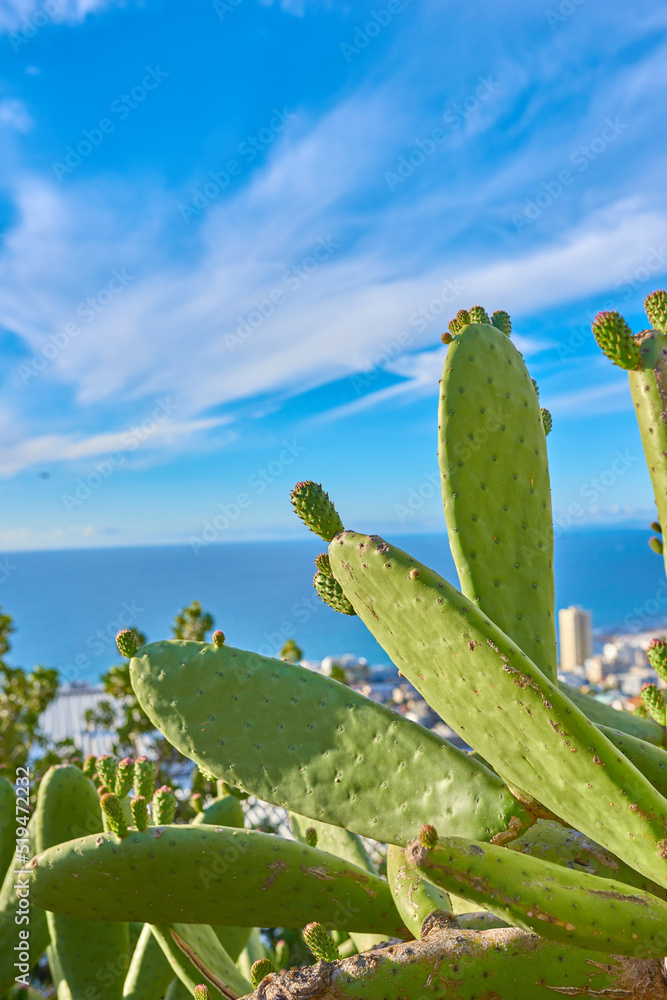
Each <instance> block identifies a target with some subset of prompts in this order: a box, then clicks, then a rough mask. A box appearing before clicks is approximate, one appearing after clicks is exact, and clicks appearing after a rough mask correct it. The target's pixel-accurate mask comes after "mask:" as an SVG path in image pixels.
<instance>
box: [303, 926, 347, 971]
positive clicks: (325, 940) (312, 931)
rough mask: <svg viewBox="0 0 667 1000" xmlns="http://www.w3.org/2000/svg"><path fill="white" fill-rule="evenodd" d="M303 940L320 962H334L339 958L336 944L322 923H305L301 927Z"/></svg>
mask: <svg viewBox="0 0 667 1000" xmlns="http://www.w3.org/2000/svg"><path fill="white" fill-rule="evenodd" d="M303 940H304V941H305V942H306V944H307V945H308V947H309V948H310V950H311V951H312V953H313V955H314V956H315V958H316V959H317V960H318V961H320V962H335V961H337V960H338V959H339V958H340V952H339V951H338V946H337V945H336V944H335V943H334V941H333V940H332V938H331V935H330V934H329V932H328V931H327V929H326V928H325V927H324V925H323V924H318V923H312V924H307V925H306V927H304V929H303Z"/></svg>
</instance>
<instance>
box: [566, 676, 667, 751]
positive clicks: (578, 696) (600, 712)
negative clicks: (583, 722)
mask: <svg viewBox="0 0 667 1000" xmlns="http://www.w3.org/2000/svg"><path fill="white" fill-rule="evenodd" d="M559 686H560V688H561V690H562V691H563V692H564V693H565V694H566V695H567V697H568V699H569V700H570V701H572V702H574V704H575V705H576V706H577V708H578V709H579V711H580V712H583V713H584V715H585V716H586V718H587V719H590V720H591V722H594V723H595V725H596V726H599V727H603V726H604V727H608V728H609V729H616V730H618V731H619V732H621V733H626V734H627V735H628V736H634V737H635V738H636V739H639V740H643V741H645V742H646V743H652V744H653V745H654V746H658V747H661V746H662V744H663V730H662V728H661V727H660V726H659V725H658V724H657V723H656V722H654V721H653V719H641V718H639V717H638V716H637V715H635V714H634V712H622V711H619V710H618V709H616V708H612V707H611V705H605V703H604V702H602V701H598V700H597V698H591V697H590V695H587V694H582V693H581V691H577V690H576V689H575V688H573V687H572V686H571V685H570V684H566V683H565V682H563V683H562V684H559Z"/></svg>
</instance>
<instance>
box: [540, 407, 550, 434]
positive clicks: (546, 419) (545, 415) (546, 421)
mask: <svg viewBox="0 0 667 1000" xmlns="http://www.w3.org/2000/svg"><path fill="white" fill-rule="evenodd" d="M540 413H541V414H542V426H543V427H544V433H545V435H546V434H549V433H551V428H552V426H553V420H552V419H551V414H550V413H549V411H548V410H544V409H542V410H540Z"/></svg>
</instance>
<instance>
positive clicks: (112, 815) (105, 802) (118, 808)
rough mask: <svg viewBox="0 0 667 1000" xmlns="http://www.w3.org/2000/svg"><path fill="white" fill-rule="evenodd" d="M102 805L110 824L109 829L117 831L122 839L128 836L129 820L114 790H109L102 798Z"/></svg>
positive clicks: (113, 831) (117, 834)
mask: <svg viewBox="0 0 667 1000" xmlns="http://www.w3.org/2000/svg"><path fill="white" fill-rule="evenodd" d="M100 805H101V806H102V812H103V813H104V815H105V816H106V818H107V822H108V824H109V829H110V830H111V832H112V833H115V834H116V836H117V837H120V838H121V839H122V838H123V837H127V834H128V829H127V821H126V819H125V813H124V812H123V806H122V803H121V801H120V799H119V798H118V796H117V795H114V794H113V792H107V793H106V795H103V796H102V798H101V799H100Z"/></svg>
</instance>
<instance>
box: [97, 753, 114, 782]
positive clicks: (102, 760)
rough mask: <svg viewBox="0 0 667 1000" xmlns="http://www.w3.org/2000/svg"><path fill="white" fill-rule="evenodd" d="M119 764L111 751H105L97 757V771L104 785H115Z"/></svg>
mask: <svg viewBox="0 0 667 1000" xmlns="http://www.w3.org/2000/svg"><path fill="white" fill-rule="evenodd" d="M117 766H118V765H117V763H116V758H115V757H112V756H111V754H110V753H104V754H102V756H101V757H98V758H97V773H98V774H99V776H100V781H101V782H102V784H103V785H107V786H108V787H109V788H113V787H114V785H115V784H116V769H117Z"/></svg>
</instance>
